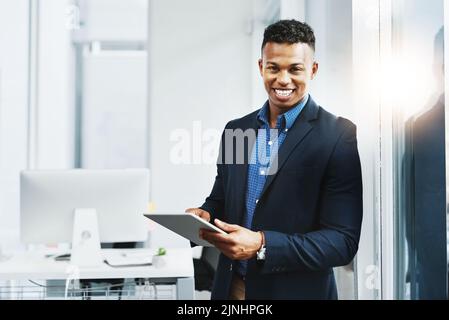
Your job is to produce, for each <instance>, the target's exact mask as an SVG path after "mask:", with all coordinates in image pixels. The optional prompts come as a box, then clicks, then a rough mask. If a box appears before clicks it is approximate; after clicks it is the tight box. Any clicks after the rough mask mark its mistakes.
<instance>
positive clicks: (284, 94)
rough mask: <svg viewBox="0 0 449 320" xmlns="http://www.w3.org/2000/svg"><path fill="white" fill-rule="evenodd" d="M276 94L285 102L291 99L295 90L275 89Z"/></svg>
mask: <svg viewBox="0 0 449 320" xmlns="http://www.w3.org/2000/svg"><path fill="white" fill-rule="evenodd" d="M273 90H274V93H275V94H276V97H277V98H279V99H281V100H285V99H287V98H290V97H291V95H292V94H293V92H294V91H295V89H273Z"/></svg>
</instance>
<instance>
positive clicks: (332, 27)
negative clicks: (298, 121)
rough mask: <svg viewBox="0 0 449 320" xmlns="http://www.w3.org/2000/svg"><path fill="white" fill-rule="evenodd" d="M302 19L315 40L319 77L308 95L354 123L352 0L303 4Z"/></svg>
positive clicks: (325, 0)
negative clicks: (304, 12)
mask: <svg viewBox="0 0 449 320" xmlns="http://www.w3.org/2000/svg"><path fill="white" fill-rule="evenodd" d="M305 8H306V14H305V19H306V22H307V23H308V24H310V26H311V27H312V28H313V30H314V33H315V38H316V56H315V57H316V61H317V62H318V63H319V68H318V74H317V76H316V77H315V79H314V80H313V81H312V84H311V91H310V92H311V95H312V97H313V98H314V99H315V101H316V102H317V103H318V104H320V105H321V106H323V107H324V108H325V109H326V110H328V111H330V112H332V113H334V114H336V115H338V116H343V117H346V118H349V119H350V120H352V121H354V115H355V107H354V105H353V103H352V98H351V97H352V84H353V81H352V79H353V74H352V72H353V71H352V0H338V1H331V0H330V1H329V0H313V1H312V0H306V6H305Z"/></svg>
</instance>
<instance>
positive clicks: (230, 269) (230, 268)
mask: <svg viewBox="0 0 449 320" xmlns="http://www.w3.org/2000/svg"><path fill="white" fill-rule="evenodd" d="M229 271H232V263H231V266H230V267H229Z"/></svg>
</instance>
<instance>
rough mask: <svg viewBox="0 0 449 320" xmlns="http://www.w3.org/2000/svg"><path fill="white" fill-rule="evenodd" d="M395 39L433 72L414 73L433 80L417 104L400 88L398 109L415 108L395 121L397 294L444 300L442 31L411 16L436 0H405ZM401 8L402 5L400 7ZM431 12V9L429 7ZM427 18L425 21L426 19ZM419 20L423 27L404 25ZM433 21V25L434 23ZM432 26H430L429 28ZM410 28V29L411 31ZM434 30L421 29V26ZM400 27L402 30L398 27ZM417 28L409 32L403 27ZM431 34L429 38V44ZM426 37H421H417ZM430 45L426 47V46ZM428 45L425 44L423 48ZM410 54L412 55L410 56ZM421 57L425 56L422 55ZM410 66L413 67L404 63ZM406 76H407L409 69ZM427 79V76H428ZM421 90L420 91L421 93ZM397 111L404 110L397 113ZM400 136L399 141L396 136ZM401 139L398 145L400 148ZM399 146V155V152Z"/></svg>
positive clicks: (438, 3) (401, 48)
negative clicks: (402, 98)
mask: <svg viewBox="0 0 449 320" xmlns="http://www.w3.org/2000/svg"><path fill="white" fill-rule="evenodd" d="M404 7H405V10H404V12H405V13H404V14H403V16H402V18H403V19H402V21H401V22H402V25H400V27H401V31H402V33H401V34H400V36H399V37H397V38H396V40H397V41H402V46H397V50H398V51H399V52H400V53H401V51H402V53H404V51H405V50H406V49H407V48H409V47H412V46H417V47H418V46H420V49H421V51H420V53H421V54H422V56H420V57H417V56H418V55H417V54H416V53H415V55H416V57H417V58H418V59H419V60H420V61H421V63H423V64H426V65H427V66H428V68H429V69H430V70H432V71H433V72H432V73H433V77H432V76H429V74H426V76H424V77H423V76H422V75H421V74H419V73H417V74H415V75H414V77H412V78H411V79H412V81H415V82H417V83H418V84H419V83H423V84H425V83H431V82H434V84H435V85H434V86H433V89H432V90H431V91H430V92H428V93H427V97H426V100H427V102H426V103H424V104H423V105H422V106H421V107H420V108H419V105H416V101H413V99H414V98H415V97H417V96H419V94H418V95H416V96H415V93H414V92H413V91H410V90H409V91H401V92H400V94H402V95H407V101H410V102H409V103H408V104H405V105H404V104H402V105H401V106H400V107H401V108H402V109H406V108H407V107H412V108H415V109H414V110H418V109H420V111H419V112H415V113H414V114H412V115H411V116H409V117H407V118H405V120H406V121H405V123H403V124H402V125H401V123H400V121H398V122H396V125H395V133H396V139H397V140H399V141H396V150H395V151H396V153H397V154H398V156H399V158H401V157H402V161H401V162H399V164H398V165H399V166H402V168H400V167H398V168H396V169H397V170H398V172H399V177H400V178H399V179H397V183H396V186H395V187H396V189H397V190H396V195H397V201H398V202H400V203H399V205H398V209H399V210H398V212H397V215H398V216H397V222H398V228H397V229H396V230H397V232H398V233H399V234H398V237H397V241H398V242H399V243H397V248H398V250H399V251H398V253H399V255H398V257H397V261H396V262H397V268H398V269H399V270H397V277H398V278H399V281H398V282H397V294H398V297H399V298H406V299H447V281H448V280H447V279H448V277H447V243H446V169H445V105H444V101H445V100H444V90H443V88H444V86H443V84H444V42H443V40H444V35H443V27H442V17H441V19H440V20H438V19H437V20H436V21H435V17H433V19H432V21H431V20H430V18H431V17H430V16H429V17H426V16H424V17H421V20H422V21H419V19H418V20H414V19H413V17H414V16H415V17H416V15H419V14H420V13H419V11H420V10H419V9H420V8H421V9H422V8H424V7H426V8H429V7H430V9H429V10H430V11H431V12H432V10H434V11H435V10H438V9H439V10H441V11H442V8H443V2H442V1H432V2H430V3H428V2H426V1H422V0H419V1H416V0H414V1H410V2H409V1H407V6H405V5H404ZM404 7H403V9H404ZM435 12H436V11H435ZM426 19H429V20H426ZM407 23H408V24H409V25H411V24H412V23H415V24H418V23H422V25H424V27H423V28H421V30H420V29H416V28H417V26H415V27H413V28H412V27H410V26H404V24H407ZM438 23H439V24H438ZM435 25H436V28H435ZM414 28H415V29H414ZM431 29H433V30H436V32H432V33H427V32H426V30H431ZM404 30H405V31H404ZM411 30H415V31H416V30H418V32H417V33H414V34H411V33H407V31H411ZM430 37H432V42H430ZM422 39H426V40H422ZM430 45H432V48H430ZM426 46H428V48H426ZM411 56H413V54H411ZM426 58H427V59H426ZM409 67H410V68H412V69H413V66H412V65H410V66H409ZM408 76H409V77H410V76H412V75H411V74H410V73H409V74H408ZM431 78H433V79H431ZM421 93H422V92H421ZM402 114H407V112H403V113H402ZM401 138H402V139H403V140H401ZM402 143H403V148H402V149H401V147H402ZM401 150H403V153H401Z"/></svg>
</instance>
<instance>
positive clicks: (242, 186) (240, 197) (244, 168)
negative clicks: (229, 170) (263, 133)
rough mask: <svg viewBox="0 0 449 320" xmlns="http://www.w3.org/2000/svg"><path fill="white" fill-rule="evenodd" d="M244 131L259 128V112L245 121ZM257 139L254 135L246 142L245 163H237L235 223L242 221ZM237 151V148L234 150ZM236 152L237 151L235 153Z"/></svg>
mask: <svg viewBox="0 0 449 320" xmlns="http://www.w3.org/2000/svg"><path fill="white" fill-rule="evenodd" d="M241 129H242V130H243V131H245V130H248V129H253V130H256V132H257V129H258V123H257V114H256V115H255V116H254V118H252V119H251V120H250V121H248V122H247V123H245V124H244V125H243V126H242V128H241ZM254 142H255V139H254V137H252V138H251V139H248V143H244V148H245V149H244V152H245V153H244V155H245V156H244V157H245V158H244V163H243V164H235V165H233V166H235V174H236V177H235V179H236V182H237V183H236V184H235V188H236V189H235V196H236V205H237V208H238V212H237V213H236V216H235V219H236V221H235V223H240V221H241V217H242V214H243V212H244V211H245V199H246V187H247V180H248V166H249V162H250V159H251V153H252V148H253V146H254ZM234 152H235V150H234ZM234 154H235V153H234Z"/></svg>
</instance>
